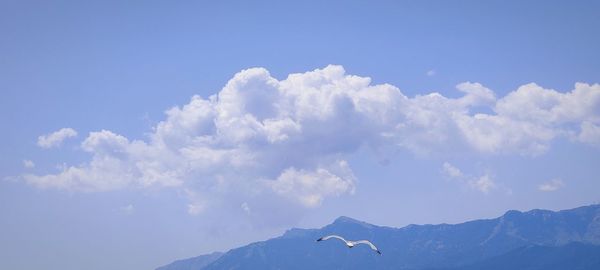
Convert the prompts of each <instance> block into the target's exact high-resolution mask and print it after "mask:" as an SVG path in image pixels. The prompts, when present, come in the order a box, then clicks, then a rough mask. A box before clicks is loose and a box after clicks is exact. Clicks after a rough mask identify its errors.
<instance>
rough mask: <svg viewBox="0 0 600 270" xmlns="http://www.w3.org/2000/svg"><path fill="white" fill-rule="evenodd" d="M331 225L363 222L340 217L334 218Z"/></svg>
mask: <svg viewBox="0 0 600 270" xmlns="http://www.w3.org/2000/svg"><path fill="white" fill-rule="evenodd" d="M333 223H334V224H336V223H364V222H362V221H360V220H356V219H353V218H351V217H347V216H340V217H338V218H336V219H335V220H334V221H333Z"/></svg>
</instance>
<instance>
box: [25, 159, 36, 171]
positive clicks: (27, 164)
mask: <svg viewBox="0 0 600 270" xmlns="http://www.w3.org/2000/svg"><path fill="white" fill-rule="evenodd" d="M23 167H25V168H26V169H31V168H34V167H35V163H33V161H31V160H29V159H25V160H23Z"/></svg>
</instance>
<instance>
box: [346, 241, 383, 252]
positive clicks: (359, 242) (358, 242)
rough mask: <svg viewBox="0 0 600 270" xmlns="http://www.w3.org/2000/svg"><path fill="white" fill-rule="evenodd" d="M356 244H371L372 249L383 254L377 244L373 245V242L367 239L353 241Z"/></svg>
mask: <svg viewBox="0 0 600 270" xmlns="http://www.w3.org/2000/svg"><path fill="white" fill-rule="evenodd" d="M353 243H354V244H366V245H369V246H370V247H371V249H372V250H375V251H377V253H379V254H381V252H380V251H379V249H377V247H376V246H375V245H373V243H371V242H369V241H367V240H359V241H355V242H353Z"/></svg>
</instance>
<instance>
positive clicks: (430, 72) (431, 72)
mask: <svg viewBox="0 0 600 270" xmlns="http://www.w3.org/2000/svg"><path fill="white" fill-rule="evenodd" d="M425 74H426V75H427V76H429V77H431V76H435V74H436V71H435V69H430V70H428V71H427V72H426V73H425Z"/></svg>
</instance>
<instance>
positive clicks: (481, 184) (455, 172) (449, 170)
mask: <svg viewBox="0 0 600 270" xmlns="http://www.w3.org/2000/svg"><path fill="white" fill-rule="evenodd" d="M442 171H443V173H444V174H445V175H446V176H447V177H449V178H450V179H453V180H456V181H458V182H459V183H461V184H462V185H464V186H467V187H469V188H471V189H474V190H477V191H480V192H482V193H484V194H488V193H489V192H490V191H491V190H493V189H495V188H497V186H498V185H497V184H496V182H495V181H494V180H493V179H492V177H491V176H490V175H489V174H487V173H486V174H484V175H482V176H479V177H474V176H471V175H467V174H464V173H463V172H462V171H461V170H460V169H459V168H457V167H455V166H454V165H452V164H450V163H448V162H444V164H443V165H442ZM506 190H507V194H508V193H509V192H512V191H510V189H506Z"/></svg>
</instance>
